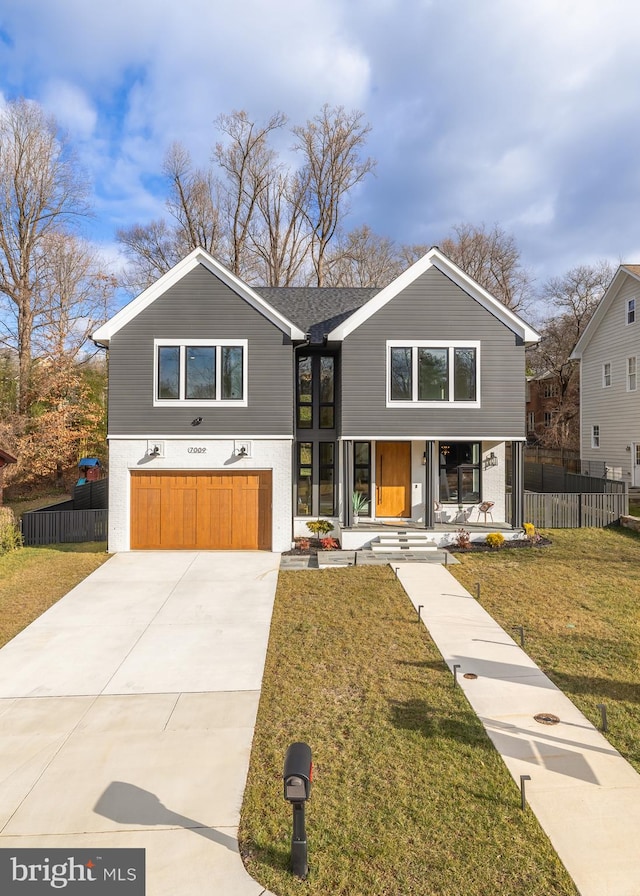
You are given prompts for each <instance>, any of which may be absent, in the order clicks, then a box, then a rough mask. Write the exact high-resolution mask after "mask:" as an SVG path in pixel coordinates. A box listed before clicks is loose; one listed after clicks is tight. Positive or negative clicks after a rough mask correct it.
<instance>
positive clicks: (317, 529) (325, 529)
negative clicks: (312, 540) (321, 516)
mask: <svg viewBox="0 0 640 896" xmlns="http://www.w3.org/2000/svg"><path fill="white" fill-rule="evenodd" d="M307 529H308V530H309V532H313V534H314V535H315V536H316V538H321V537H322V536H323V535H328V534H329V532H331V531H332V530H333V523H330V522H329V520H311V522H310V523H307Z"/></svg>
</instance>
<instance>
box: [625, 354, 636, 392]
mask: <svg viewBox="0 0 640 896" xmlns="http://www.w3.org/2000/svg"><path fill="white" fill-rule="evenodd" d="M636 367H637V359H636V357H635V356H634V357H632V358H627V392H635V391H636V388H637V375H636Z"/></svg>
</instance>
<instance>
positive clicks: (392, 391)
mask: <svg viewBox="0 0 640 896" xmlns="http://www.w3.org/2000/svg"><path fill="white" fill-rule="evenodd" d="M415 405H419V406H421V407H442V406H443V405H444V406H450V407H454V406H455V407H480V343H479V342H473V341H470V342H443V341H441V340H432V341H426V340H420V341H416V342H411V343H408V342H406V341H405V342H400V341H395V340H393V341H388V342H387V407H413V406H415Z"/></svg>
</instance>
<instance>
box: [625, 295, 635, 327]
mask: <svg viewBox="0 0 640 896" xmlns="http://www.w3.org/2000/svg"><path fill="white" fill-rule="evenodd" d="M635 319H636V300H635V299H629V300H628V301H627V323H628V324H632V323H635Z"/></svg>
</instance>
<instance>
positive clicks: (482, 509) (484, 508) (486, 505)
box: [478, 501, 495, 526]
mask: <svg viewBox="0 0 640 896" xmlns="http://www.w3.org/2000/svg"><path fill="white" fill-rule="evenodd" d="M494 504H495V501H483V502H482V504H479V505H478V522H479V521H480V514H481V513H483V514H484V524H485V526H486V525H487V516H490V517H491V522H493V514H492V513H491V508H492V507H493V505H494Z"/></svg>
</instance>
